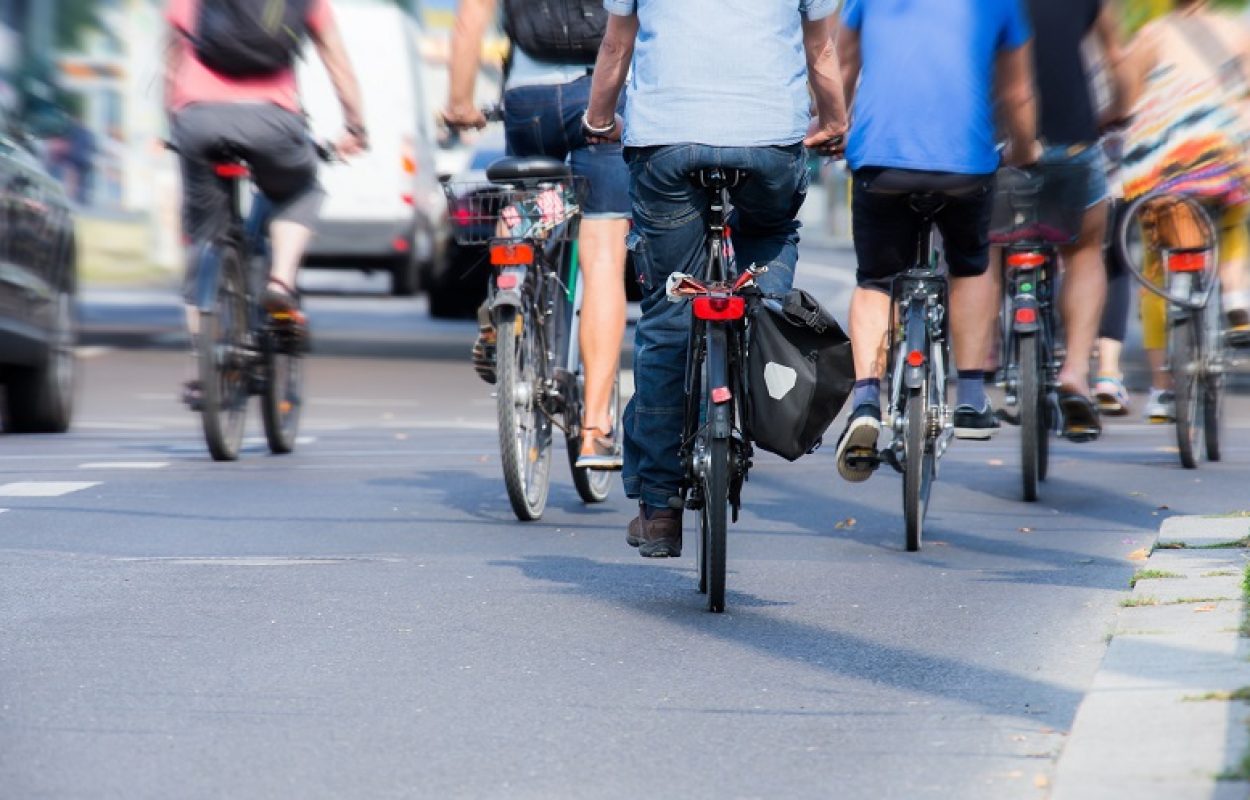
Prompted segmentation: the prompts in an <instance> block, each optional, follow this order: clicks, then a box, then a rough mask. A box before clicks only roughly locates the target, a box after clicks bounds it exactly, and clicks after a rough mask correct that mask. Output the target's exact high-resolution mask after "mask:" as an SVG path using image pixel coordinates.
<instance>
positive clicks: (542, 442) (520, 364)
mask: <svg viewBox="0 0 1250 800" xmlns="http://www.w3.org/2000/svg"><path fill="white" fill-rule="evenodd" d="M518 319H519V320H521V321H522V329H521V331H520V332H519V333H518V331H517V320H518ZM528 322H529V321H528V320H527V319H526V318H525V317H524V316H523V315H521V314H520V313H519V312H518V311H517V309H515V308H504V309H502V310H501V311H500V312H499V314H498V319H496V321H495V330H496V332H497V334H496V335H497V340H496V341H497V344H496V347H495V353H496V355H495V370H496V376H497V379H496V383H495V389H496V393H495V398H496V403H495V414H496V420H497V422H498V427H499V454H500V459H501V461H502V462H503V479H504V486H505V487H506V489H507V492H508V502H509V503H510V504H511V506H512V512H513V513H514V514H516V517H517V519H519V520H521V521H522V522H532V521H534V520H537V519H540V518H541V517H542V515H543V511H544V510H545V509H546V507H547V491H548V488H549V484H550V477H551V420H550V419H548V418H547V416H546V415H545V414H544V413H543V411H542V409H541V408H540V407H539V403H538V398H537V385H538V380H537V378H538V375H537V373H536V371H535V368H536V353H537V348H535V347H534V337H535V336H536V335H537V334H536V331H535V330H534V326H533V325H530V324H526V323H528ZM527 379H528V380H527ZM526 384H528V385H526Z"/></svg>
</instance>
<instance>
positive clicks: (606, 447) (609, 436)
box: [573, 426, 624, 472]
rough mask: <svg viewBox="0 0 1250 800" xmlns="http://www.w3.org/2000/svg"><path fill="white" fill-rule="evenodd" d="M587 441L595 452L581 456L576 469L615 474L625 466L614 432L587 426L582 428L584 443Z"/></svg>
mask: <svg viewBox="0 0 1250 800" xmlns="http://www.w3.org/2000/svg"><path fill="white" fill-rule="evenodd" d="M592 431H593V433H592ZM586 440H589V441H590V446H591V449H592V451H593V452H590V453H581V454H579V455H578V457H577V461H576V462H575V463H574V464H573V466H574V468H576V469H593V470H597V471H604V472H615V471H617V470H619V469H621V467H622V466H624V459H623V458H622V456H621V448H620V447H618V446H617V444H616V439H615V437H614V433H613V431H605V430H603V429H602V428H596V427H594V426H587V427H585V428H582V441H583V442H585V441H586Z"/></svg>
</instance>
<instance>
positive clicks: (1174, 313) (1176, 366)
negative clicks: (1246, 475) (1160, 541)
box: [1115, 190, 1232, 469]
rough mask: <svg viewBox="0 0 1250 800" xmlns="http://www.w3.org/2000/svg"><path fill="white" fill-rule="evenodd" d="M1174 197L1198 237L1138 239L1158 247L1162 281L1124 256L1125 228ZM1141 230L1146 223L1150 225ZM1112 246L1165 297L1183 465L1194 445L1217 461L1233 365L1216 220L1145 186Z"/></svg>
mask: <svg viewBox="0 0 1250 800" xmlns="http://www.w3.org/2000/svg"><path fill="white" fill-rule="evenodd" d="M1176 203H1179V204H1181V205H1183V206H1185V207H1186V208H1187V210H1188V213H1191V214H1192V215H1193V219H1194V220H1195V221H1197V222H1198V227H1199V228H1200V229H1201V230H1200V233H1201V235H1202V239H1203V243H1202V245H1201V246H1197V247H1179V248H1169V247H1167V246H1166V244H1164V243H1162V242H1160V243H1158V244H1157V245H1156V244H1152V243H1150V242H1146V241H1143V242H1141V243H1140V245H1141V246H1142V247H1143V248H1144V247H1149V248H1151V249H1154V250H1156V251H1157V252H1158V255H1159V261H1160V264H1161V266H1162V282H1159V281H1156V280H1154V279H1152V277H1151V276H1148V275H1146V274H1144V272H1143V269H1142V266H1140V265H1139V264H1138V262H1137V261H1136V260H1135V259H1133V258H1131V257H1129V254H1131V253H1132V252H1133V251H1134V250H1135V249H1137V248H1135V247H1133V246H1132V245H1133V244H1134V243H1132V242H1130V233H1129V232H1130V230H1131V229H1140V228H1139V227H1138V226H1134V225H1133V224H1132V223H1133V221H1134V220H1135V219H1136V218H1138V217H1139V216H1142V215H1155V214H1157V213H1158V212H1159V211H1160V210H1161V209H1166V208H1167V207H1169V206H1171V205H1172V204H1176ZM1146 227H1147V228H1149V227H1151V226H1150V225H1149V224H1147V226H1146ZM1115 245H1116V247H1118V248H1120V253H1121V254H1122V255H1124V256H1125V263H1126V264H1128V265H1129V270H1130V272H1132V274H1133V277H1134V278H1135V279H1136V280H1137V281H1138V282H1139V283H1141V284H1142V285H1143V286H1144V287H1146V289H1147V290H1149V291H1150V292H1153V293H1154V294H1156V295H1158V296H1160V297H1162V298H1163V299H1164V300H1166V301H1167V302H1168V318H1167V369H1168V371H1169V372H1170V373H1171V376H1172V381H1173V384H1174V388H1173V392H1174V396H1175V401H1176V445H1177V449H1178V451H1179V455H1180V461H1181V465H1182V466H1184V467H1185V468H1186V469H1195V468H1196V467H1197V466H1198V460H1199V459H1198V454H1199V443H1198V439H1199V437H1200V436H1201V438H1202V447H1203V449H1204V450H1205V452H1206V457H1207V460H1208V461H1219V460H1220V455H1221V454H1220V422H1221V419H1220V418H1221V415H1222V411H1223V393H1224V381H1225V376H1226V374H1227V372H1228V370H1229V368H1230V367H1231V366H1232V359H1231V358H1230V356H1229V354H1228V346H1227V343H1226V342H1225V340H1224V332H1223V328H1222V323H1221V319H1222V317H1223V314H1222V313H1221V310H1220V289H1219V286H1220V281H1219V263H1220V260H1219V244H1218V236H1217V235H1216V227H1215V223H1214V222H1213V221H1212V220H1211V216H1210V214H1209V213H1208V211H1207V208H1206V206H1205V205H1204V204H1203V203H1202V202H1201V201H1200V199H1199V198H1197V197H1194V196H1191V195H1187V194H1183V193H1176V192H1171V191H1167V190H1161V191H1156V192H1151V193H1149V194H1146V195H1143V196H1142V197H1139V198H1137V199H1136V200H1134V201H1133V202H1132V203H1130V204H1129V206H1128V208H1127V209H1126V210H1125V212H1124V217H1123V218H1122V219H1121V220H1120V225H1119V227H1118V228H1117V230H1116V239H1115Z"/></svg>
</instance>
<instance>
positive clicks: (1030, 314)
mask: <svg viewBox="0 0 1250 800" xmlns="http://www.w3.org/2000/svg"><path fill="white" fill-rule="evenodd" d="M1016 322H1017V323H1019V324H1021V325H1032V324H1033V323H1035V322H1037V309H1036V308H1029V307H1027V306H1026V307H1024V308H1017V309H1016Z"/></svg>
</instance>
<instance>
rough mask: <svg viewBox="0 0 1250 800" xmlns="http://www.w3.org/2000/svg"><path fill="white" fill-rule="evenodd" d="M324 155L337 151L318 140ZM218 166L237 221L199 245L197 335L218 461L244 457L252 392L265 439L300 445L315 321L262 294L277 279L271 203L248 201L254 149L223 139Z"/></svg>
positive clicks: (209, 436) (280, 446)
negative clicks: (249, 155)
mask: <svg viewBox="0 0 1250 800" xmlns="http://www.w3.org/2000/svg"><path fill="white" fill-rule="evenodd" d="M317 150H318V155H319V156H320V157H321V158H322V160H330V159H331V158H333V153H332V151H331V150H329V149H328V148H326V147H323V146H320V145H319V146H317ZM212 160H213V162H214V163H213V171H214V173H215V174H216V176H217V180H219V181H221V182H222V184H223V186H224V188H225V190H226V194H227V196H228V197H229V198H230V206H229V212H230V224H229V226H228V228H227V229H226V232H225V233H224V234H222V235H221V236H220V237H219V238H217V239H215V240H213V241H210V242H201V243H198V244H197V245H196V249H195V255H194V258H195V259H196V262H197V267H196V275H197V278H196V284H195V289H194V291H195V296H194V298H193V299H194V304H195V306H196V308H197V309H198V311H199V320H200V323H199V333H198V334H197V335H196V336H195V348H196V363H197V368H198V372H199V386H200V396H199V398H198V406H199V411H200V419H201V421H202V423H203V429H204V439H205V441H206V442H207V443H208V450H209V452H210V453H211V454H212V457H213V459H214V460H216V461H234V460H235V459H237V458H238V457H239V450H240V448H241V446H242V443H243V432H244V428H245V426H246V421H247V404H248V399H249V398H250V397H251V396H252V395H259V396H260V398H261V416H262V419H263V420H264V428H265V439H266V441H267V442H268V444H269V450H270V451H271V452H272V453H275V454H285V453H290V452H291V451H292V450H293V449H294V448H295V440H296V434H297V432H298V430H299V420H300V413H301V411H302V410H303V406H304V391H303V386H304V371H303V366H302V358H301V357H302V355H303V353H304V351H305V350H306V348H307V327H306V321H305V319H304V317H303V314H302V312H301V311H299V310H298V309H296V310H294V311H292V312H269V311H266V310H265V309H264V308H262V306H261V303H260V297H261V294H262V292H263V291H264V288H265V285H266V283H267V282H268V279H269V268H270V258H269V242H268V233H267V231H268V223H269V216H270V210H271V209H270V204H269V203H268V201H266V200H265V198H264V196H263V195H261V194H260V193H255V194H254V195H253V196H252V205H251V210H250V212H249V213H248V214H247V215H246V216H244V213H243V204H244V201H245V199H246V197H247V195H248V193H247V192H246V188H247V183H248V178H249V176H250V171H249V169H248V167H247V164H246V156H245V155H244V154H243V153H242V152H241V151H239V150H237V149H235V148H233V147H230V146H228V145H225V144H223V145H222V146H221V147H219V148H218V149H217V151H216V152H215V153H214V154H213V156H212Z"/></svg>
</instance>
